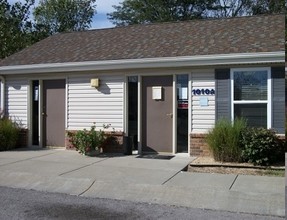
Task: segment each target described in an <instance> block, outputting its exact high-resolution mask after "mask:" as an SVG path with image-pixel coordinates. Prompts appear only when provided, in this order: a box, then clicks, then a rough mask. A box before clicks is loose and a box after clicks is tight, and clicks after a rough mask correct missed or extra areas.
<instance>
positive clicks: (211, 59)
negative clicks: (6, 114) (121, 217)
mask: <svg viewBox="0 0 287 220" xmlns="http://www.w3.org/2000/svg"><path fill="white" fill-rule="evenodd" d="M263 63H264V64H266V63H285V51H277V52H261V53H234V54H216V55H202V56H181V57H159V58H142V59H123V60H104V61H85V62H69V63H49V64H32V65H16V66H1V67H0V75H12V74H32V73H55V72H79V71H91V70H122V69H141V68H171V67H200V66H217V65H237V64H263Z"/></svg>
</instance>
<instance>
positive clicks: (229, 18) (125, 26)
mask: <svg viewBox="0 0 287 220" xmlns="http://www.w3.org/2000/svg"><path fill="white" fill-rule="evenodd" d="M279 15H285V14H284V13H274V14H259V15H246V16H238V17H219V18H216V17H209V18H199V19H191V20H183V21H158V22H153V23H145V24H130V25H124V26H115V27H109V28H99V29H96V28H95V29H89V30H83V31H67V32H61V33H59V34H74V33H83V32H96V31H97V32H99V31H106V30H114V29H125V28H132V27H137V26H140V27H142V26H156V25H158V26H159V25H160V26H161V25H166V24H177V23H191V22H205V21H220V20H235V19H236V20H237V19H249V18H252V17H253V18H258V17H271V16H279Z"/></svg>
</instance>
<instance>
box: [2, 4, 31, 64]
mask: <svg viewBox="0 0 287 220" xmlns="http://www.w3.org/2000/svg"><path fill="white" fill-rule="evenodd" d="M33 4H34V0H26V1H25V2H24V3H21V2H16V3H15V4H12V5H11V4H10V3H9V2H8V1H7V0H0V45H1V47H0V59H2V58H5V57H7V56H9V55H11V54H13V53H15V52H17V51H19V50H21V49H23V48H25V47H27V46H29V45H31V44H32V43H34V40H35V38H36V35H35V31H34V30H33V24H32V22H31V20H30V19H29V15H30V8H31V6H32V5H33Z"/></svg>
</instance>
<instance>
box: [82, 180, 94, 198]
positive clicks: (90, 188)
mask: <svg viewBox="0 0 287 220" xmlns="http://www.w3.org/2000/svg"><path fill="white" fill-rule="evenodd" d="M95 182H96V180H94V181H93V182H92V184H91V185H90V186H89V187H88V188H87V189H86V190H84V191H83V192H82V193H80V194H79V195H78V196H81V195H83V194H84V193H86V192H87V191H88V190H89V189H91V187H92V186H93V185H94V183H95Z"/></svg>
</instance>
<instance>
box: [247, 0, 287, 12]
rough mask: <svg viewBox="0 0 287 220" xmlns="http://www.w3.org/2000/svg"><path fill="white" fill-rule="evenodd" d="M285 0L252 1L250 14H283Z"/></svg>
mask: <svg viewBox="0 0 287 220" xmlns="http://www.w3.org/2000/svg"><path fill="white" fill-rule="evenodd" d="M286 4H287V3H286V1H285V0H253V4H252V14H254V15H258V14H274V13H285V11H286Z"/></svg>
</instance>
